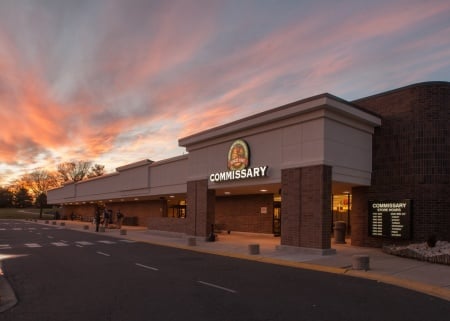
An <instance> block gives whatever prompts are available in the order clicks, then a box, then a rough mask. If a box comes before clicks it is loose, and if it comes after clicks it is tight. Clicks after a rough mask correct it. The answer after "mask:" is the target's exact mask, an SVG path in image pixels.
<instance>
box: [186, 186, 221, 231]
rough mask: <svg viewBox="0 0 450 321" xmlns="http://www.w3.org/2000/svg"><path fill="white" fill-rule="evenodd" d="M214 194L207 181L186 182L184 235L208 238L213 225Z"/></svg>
mask: <svg viewBox="0 0 450 321" xmlns="http://www.w3.org/2000/svg"><path fill="white" fill-rule="evenodd" d="M215 201H216V193H215V191H214V190H209V189H208V180H206V179H205V180H199V181H190V182H187V206H186V234H187V235H193V236H205V237H206V236H208V235H209V234H210V233H211V224H214V216H215Z"/></svg>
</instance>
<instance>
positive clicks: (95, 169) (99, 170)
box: [87, 164, 105, 178]
mask: <svg viewBox="0 0 450 321" xmlns="http://www.w3.org/2000/svg"><path fill="white" fill-rule="evenodd" d="M103 174H105V165H100V164H94V165H93V166H92V167H91V169H90V170H89V173H88V176H87V177H88V178H93V177H98V176H102V175H103Z"/></svg>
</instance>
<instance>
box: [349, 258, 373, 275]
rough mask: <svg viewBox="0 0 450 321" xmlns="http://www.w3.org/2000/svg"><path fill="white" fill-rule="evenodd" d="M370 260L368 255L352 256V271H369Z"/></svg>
mask: <svg viewBox="0 0 450 321" xmlns="http://www.w3.org/2000/svg"><path fill="white" fill-rule="evenodd" d="M369 262H370V259H369V256H368V255H353V256H352V269H353V270H365V271H367V270H369V269H370V266H369V265H370V264H369Z"/></svg>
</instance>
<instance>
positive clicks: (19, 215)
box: [0, 208, 54, 219]
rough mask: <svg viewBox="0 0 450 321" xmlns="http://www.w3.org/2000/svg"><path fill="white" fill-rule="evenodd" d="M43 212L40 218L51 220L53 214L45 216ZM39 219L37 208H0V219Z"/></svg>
mask: <svg viewBox="0 0 450 321" xmlns="http://www.w3.org/2000/svg"><path fill="white" fill-rule="evenodd" d="M47 211H48V209H47V210H44V213H43V214H42V218H44V219H52V218H53V217H54V215H53V214H47V213H46V212H47ZM37 218H39V209H38V208H0V219H37Z"/></svg>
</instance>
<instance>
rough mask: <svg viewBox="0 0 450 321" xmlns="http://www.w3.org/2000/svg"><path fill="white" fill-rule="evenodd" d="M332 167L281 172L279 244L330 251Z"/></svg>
mask: <svg viewBox="0 0 450 321" xmlns="http://www.w3.org/2000/svg"><path fill="white" fill-rule="evenodd" d="M331 170H332V168H331V166H326V165H316V166H309V167H302V168H292V169H284V170H282V173H281V175H282V176H281V185H282V187H281V189H282V201H281V213H282V214H281V220H282V222H281V245H288V246H296V247H303V248H312V249H321V250H327V249H330V248H331V220H332V214H331Z"/></svg>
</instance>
